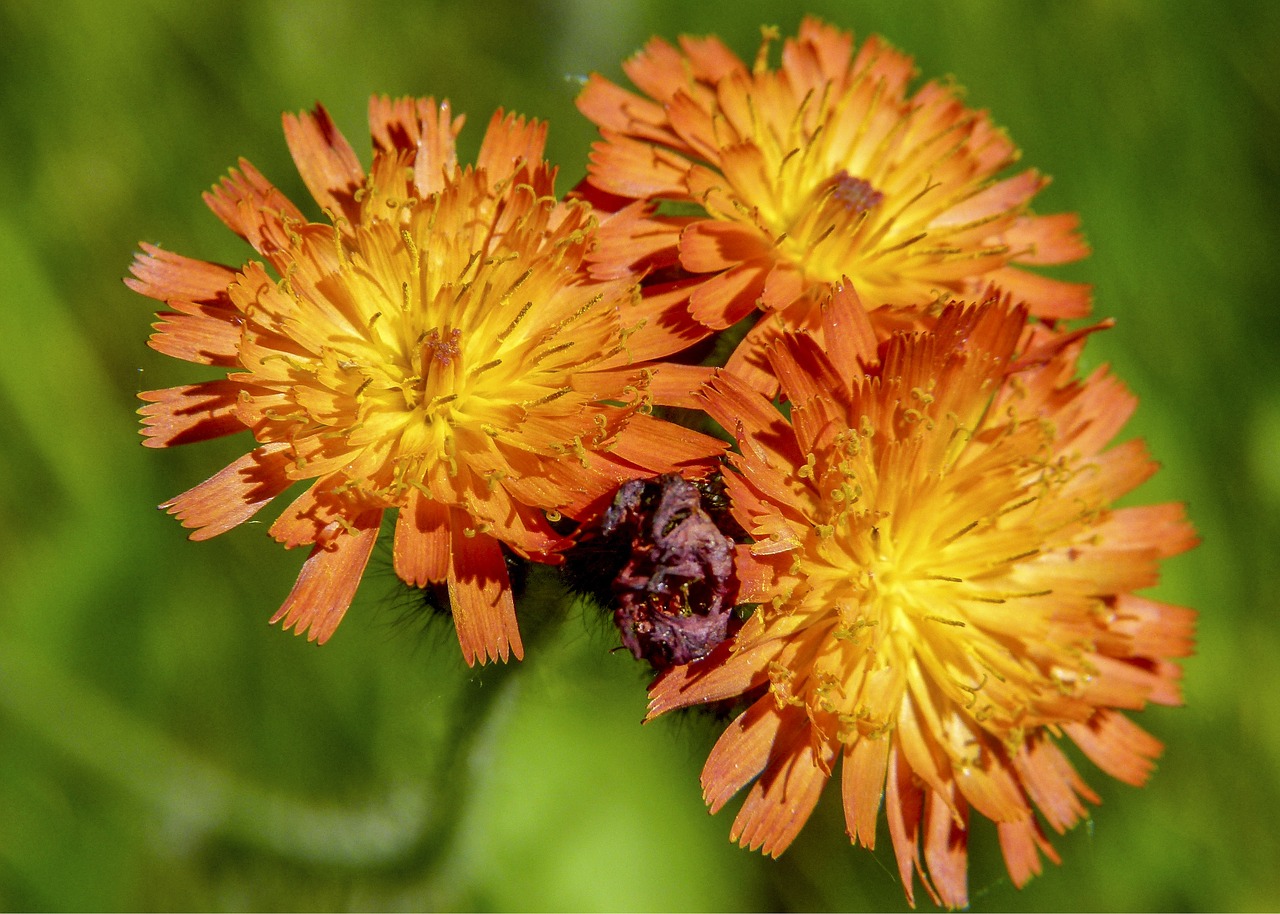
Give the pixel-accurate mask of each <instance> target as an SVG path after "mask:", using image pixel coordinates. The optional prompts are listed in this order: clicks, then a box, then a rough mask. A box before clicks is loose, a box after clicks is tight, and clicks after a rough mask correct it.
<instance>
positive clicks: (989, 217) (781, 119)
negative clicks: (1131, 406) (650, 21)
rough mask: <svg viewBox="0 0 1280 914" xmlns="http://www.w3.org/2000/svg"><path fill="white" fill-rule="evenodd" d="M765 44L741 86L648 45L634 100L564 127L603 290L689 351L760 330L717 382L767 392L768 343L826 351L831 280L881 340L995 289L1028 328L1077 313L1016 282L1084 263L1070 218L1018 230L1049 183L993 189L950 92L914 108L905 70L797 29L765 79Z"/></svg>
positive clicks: (919, 93)
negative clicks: (754, 316) (581, 181)
mask: <svg viewBox="0 0 1280 914" xmlns="http://www.w3.org/2000/svg"><path fill="white" fill-rule="evenodd" d="M775 37H776V35H775V33H774V32H773V31H772V30H766V32H765V37H764V42H763V44H762V45H761V47H760V51H759V54H758V56H757V57H756V60H755V63H754V65H753V66H752V67H750V68H748V67H747V66H746V65H745V64H744V63H743V62H742V61H741V60H740V59H739V58H738V57H737V56H735V55H734V54H733V53H732V52H731V51H730V50H729V49H728V48H726V47H725V46H724V44H723V43H721V42H720V41H719V40H718V39H716V38H714V37H708V38H692V37H688V36H686V37H683V38H681V39H680V48H679V49H677V48H675V47H672V46H671V45H670V44H668V43H667V42H665V41H663V40H661V39H658V38H655V39H653V40H652V41H650V42H649V44H648V45H647V46H646V47H645V48H644V49H643V50H642V51H640V52H639V53H637V54H636V55H635V56H634V57H632V58H631V59H630V60H628V61H626V62H625V63H624V64H623V69H624V71H625V72H626V74H627V76H628V77H629V78H630V80H631V82H632V83H634V84H635V86H636V87H637V88H638V89H639V91H640V94H636V93H634V92H630V91H628V90H625V89H623V88H621V87H619V86H617V85H614V84H613V83H611V82H609V81H608V80H606V79H604V78H602V77H601V76H599V75H593V76H592V77H591V78H590V80H589V81H588V83H587V85H586V87H585V89H584V90H583V92H582V93H581V95H580V97H579V99H578V107H579V108H580V110H581V111H582V112H583V113H584V114H585V115H586V116H587V117H588V118H590V119H591V120H592V121H593V122H595V123H596V124H597V125H598V126H599V128H600V132H601V135H602V140H601V141H600V142H598V143H597V144H596V145H595V146H594V148H593V152H592V156H591V163H590V168H589V172H588V183H589V187H587V189H586V191H585V193H586V194H587V195H588V196H591V195H594V196H595V197H597V198H599V200H600V201H602V202H601V205H602V207H605V208H612V209H616V210H618V211H617V213H616V215H614V216H613V218H611V219H610V220H608V222H606V223H605V226H604V229H603V231H602V243H601V245H600V247H599V249H598V250H597V251H596V252H595V253H594V254H593V255H592V260H593V270H594V271H595V272H596V274H597V275H600V276H617V275H623V274H626V273H628V272H631V273H639V274H647V276H648V279H647V283H648V287H647V289H646V294H647V295H648V296H650V297H651V298H652V300H653V301H652V307H653V308H654V309H655V311H656V312H657V313H660V314H662V315H663V318H662V319H663V321H664V322H665V323H666V324H667V325H668V326H671V327H674V328H681V332H682V334H683V335H684V337H686V338H689V339H694V338H696V336H697V331H696V330H695V329H692V327H691V323H692V324H693V325H701V326H703V327H704V328H706V330H705V332H710V331H712V330H719V329H722V328H725V327H728V326H730V325H731V324H734V323H736V322H737V321H739V320H740V319H742V318H744V317H746V316H748V315H749V314H751V313H752V312H753V311H754V310H755V309H757V308H759V309H761V310H763V312H764V315H763V316H762V318H761V319H760V320H759V321H758V322H757V324H756V325H755V326H754V327H753V328H752V330H751V331H750V332H749V333H748V334H747V336H746V338H745V339H744V341H743V343H742V345H741V346H740V347H739V349H738V350H737V351H736V352H735V353H734V355H733V357H732V359H731V360H730V361H729V363H728V366H727V367H728V368H729V369H730V370H732V371H734V372H735V373H736V374H738V375H739V376H740V377H743V378H744V379H746V380H748V381H750V382H751V383H753V384H754V385H756V386H757V387H759V389H761V390H763V391H765V392H772V391H773V390H776V381H775V380H774V379H773V378H772V376H771V374H770V373H769V371H768V368H767V365H766V361H765V358H764V349H765V348H766V346H767V345H768V343H769V341H770V340H771V339H772V338H773V337H774V336H776V335H777V334H778V332H780V330H782V329H783V328H792V329H807V330H810V331H811V332H815V333H820V331H821V321H820V320H819V318H818V314H817V303H818V301H819V300H820V299H821V298H822V297H823V295H825V294H826V290H827V288H828V287H829V286H830V285H831V284H832V283H835V282H838V281H840V280H841V279H842V278H843V277H848V279H849V280H850V281H851V282H852V284H853V286H854V288H855V290H856V291H857V294H858V295H859V296H860V299H861V301H862V302H863V304H864V305H865V306H866V307H868V308H869V309H872V310H873V311H874V317H873V321H874V323H875V325H876V326H877V330H878V331H880V332H881V333H885V332H887V331H889V330H892V329H894V328H899V327H903V326H909V325H911V324H913V323H914V324H917V325H919V324H921V323H924V324H927V323H928V322H929V321H930V320H932V319H933V318H935V317H936V315H937V312H938V310H940V308H941V306H942V305H943V304H944V303H945V302H947V301H949V300H951V299H953V298H966V299H969V300H976V299H977V298H980V297H982V296H983V295H984V294H985V292H986V290H987V289H988V287H990V286H992V285H995V286H999V287H1000V289H1002V290H1003V291H1004V292H1006V293H1008V294H1010V295H1012V296H1013V297H1014V298H1015V299H1016V300H1019V301H1025V302H1026V303H1027V305H1028V307H1029V309H1030V311H1031V313H1032V314H1033V315H1035V316H1037V317H1041V318H1045V319H1057V318H1073V317H1079V316H1082V315H1084V314H1086V313H1087V312H1088V309H1089V289H1088V287H1086V286H1083V285H1079V284H1072V283H1067V282H1063V281H1060V280H1056V279H1052V278H1049V277H1046V276H1043V275H1041V274H1038V273H1034V272H1030V271H1028V270H1026V269H1024V268H1025V267H1029V266H1039V265H1043V264H1060V263H1065V262H1069V261H1073V260H1076V259H1078V258H1080V257H1082V256H1084V255H1085V253H1086V252H1087V249H1086V247H1085V245H1084V243H1083V241H1082V240H1081V239H1080V237H1079V235H1078V233H1077V226H1078V219H1077V217H1076V216H1075V215H1074V214H1061V215H1053V216H1035V215H1032V214H1031V213H1030V212H1029V211H1028V204H1029V203H1030V201H1031V199H1032V198H1033V197H1034V196H1035V194H1036V193H1037V191H1039V190H1040V188H1041V187H1043V186H1044V184H1045V183H1046V179H1045V178H1043V177H1042V176H1040V175H1039V174H1037V173H1036V172H1035V171H1031V170H1028V171H1023V172H1020V173H1017V174H1014V175H1012V176H1009V177H998V176H999V174H1000V173H1001V172H1002V171H1004V170H1005V169H1006V168H1007V166H1010V165H1011V164H1012V163H1014V162H1015V161H1016V160H1017V158H1018V150H1017V149H1016V148H1015V147H1014V145H1013V144H1012V143H1011V142H1010V140H1009V138H1008V137H1007V136H1006V135H1005V134H1004V132H1003V131H1001V130H999V129H997V128H996V127H994V126H993V125H992V123H991V121H990V120H989V119H988V117H987V115H986V114H985V113H984V112H981V111H975V110H972V109H970V108H967V107H966V106H965V105H964V104H963V103H962V102H961V100H960V93H959V91H958V90H957V89H956V88H954V87H953V86H950V85H947V84H944V83H940V82H929V83H926V84H925V85H924V86H922V87H920V88H919V89H917V90H914V91H912V90H911V88H910V86H911V83H912V80H913V76H914V65H913V62H912V59H911V58H910V57H908V56H906V55H904V54H902V53H900V52H898V51H896V50H894V49H893V48H891V47H889V46H888V45H886V44H885V43H884V42H883V41H882V40H881V39H879V38H877V37H874V36H873V37H871V38H869V39H867V40H866V41H865V42H864V43H863V44H862V46H861V47H860V48H858V49H857V50H856V52H855V50H854V47H853V36H852V35H851V34H850V33H848V32H843V31H840V30H838V29H836V28H833V27H831V26H829V25H826V24H823V23H822V22H819V21H818V20H816V19H812V18H808V19H806V20H805V21H804V22H803V23H802V24H801V26H800V31H799V35H798V36H797V37H795V38H790V39H788V40H786V41H785V42H784V43H783V47H782V54H781V65H780V66H779V67H778V68H777V69H773V68H771V67H770V64H769V60H768V57H769V51H770V46H771V43H772V40H773V39H774V38H775ZM681 209H683V210H692V211H693V212H692V213H689V212H684V213H681V212H679V211H680V210H681ZM690 317H691V318H692V322H691V321H690V319H689V318H690ZM677 338H679V335H678V334H672V335H669V336H668V337H667V338H666V339H668V340H674V339H677Z"/></svg>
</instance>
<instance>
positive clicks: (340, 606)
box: [271, 509, 382, 644]
mask: <svg viewBox="0 0 1280 914" xmlns="http://www.w3.org/2000/svg"><path fill="white" fill-rule="evenodd" d="M381 521H382V511H381V510H380V509H379V510H374V511H367V512H365V513H364V514H361V515H359V516H357V517H356V518H355V521H354V523H352V524H351V526H350V529H349V530H348V531H347V532H344V533H340V534H338V535H337V536H335V537H333V538H332V539H330V540H328V541H327V542H323V543H316V545H315V546H314V547H313V548H312V550H311V554H310V555H309V556H308V557H307V560H306V562H304V563H303V565H302V573H301V574H299V575H298V582H297V583H296V584H295V585H294V586H293V590H292V591H290V592H289V596H288V597H286V598H285V601H284V605H283V606H281V607H280V609H279V610H278V611H277V612H276V614H275V615H274V616H272V617H271V621H272V623H275V622H280V621H282V620H283V626H282V627H283V628H284V629H285V630H286V631H287V630H288V629H290V628H292V629H293V630H294V633H295V634H298V635H301V634H303V633H304V632H305V633H306V635H307V640H308V641H314V642H316V643H318V644H324V643H325V642H326V641H328V640H329V636H330V635H332V634H333V631H334V629H336V628H337V627H338V623H339V622H341V621H342V617H343V616H344V615H345V614H346V612H347V608H348V607H349V606H351V601H352V600H353V599H355V595H356V590H357V588H359V586H360V579H361V577H362V576H363V575H364V569H365V566H366V565H367V564H368V563H369V556H370V555H371V554H372V553H373V544H374V543H375V542H376V541H377V539H378V528H379V525H380V524H381Z"/></svg>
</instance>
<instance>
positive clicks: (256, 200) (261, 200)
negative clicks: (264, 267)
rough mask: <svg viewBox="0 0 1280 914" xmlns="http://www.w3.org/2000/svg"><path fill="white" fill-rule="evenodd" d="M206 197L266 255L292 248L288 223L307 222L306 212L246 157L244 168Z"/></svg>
mask: <svg viewBox="0 0 1280 914" xmlns="http://www.w3.org/2000/svg"><path fill="white" fill-rule="evenodd" d="M204 200H205V203H207V204H208V206H209V209H211V210H213V212H214V214H215V215H216V216H217V217H218V218H219V219H221V220H222V221H223V223H225V224H226V226H227V228H229V229H231V230H232V231H233V232H235V233H236V234H237V235H239V236H240V237H241V238H243V239H244V240H245V241H248V242H249V244H251V245H253V248H254V250H256V251H257V252H258V253H259V254H262V255H263V256H265V257H272V256H273V255H276V254H279V253H280V252H281V251H282V250H284V249H286V248H287V247H288V245H289V237H288V231H287V229H286V225H292V224H295V223H296V224H301V223H303V222H306V218H305V217H304V216H303V215H302V212H301V211H300V210H299V209H298V208H297V207H296V206H294V205H293V203H291V202H290V201H289V199H288V198H287V197H286V196H285V195H284V194H282V193H281V192H280V191H279V190H277V189H276V188H275V187H274V186H273V185H272V184H271V182H270V181H268V180H267V179H266V178H264V177H263V176H262V174H261V173H260V172H259V171H258V170H257V169H256V168H254V167H253V166H252V165H250V164H249V163H248V162H247V161H245V160H244V159H241V160H240V170H239V171H234V170H233V171H232V172H231V173H230V174H229V175H228V176H227V177H225V178H223V179H222V182H221V183H220V184H218V185H217V186H215V187H214V188H213V189H212V190H210V191H209V192H207V193H206V194H205V195H204ZM273 262H274V261H273Z"/></svg>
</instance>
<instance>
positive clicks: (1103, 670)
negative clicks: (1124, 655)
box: [1079, 656, 1182, 711]
mask: <svg viewBox="0 0 1280 914" xmlns="http://www.w3.org/2000/svg"><path fill="white" fill-rule="evenodd" d="M1090 663H1091V664H1092V666H1093V668H1094V669H1095V670H1097V673H1096V674H1095V675H1093V676H1092V677H1091V678H1090V679H1089V681H1088V683H1087V684H1086V685H1085V687H1084V689H1083V690H1081V693H1080V695H1079V697H1080V698H1081V699H1083V700H1084V701H1087V702H1088V703H1089V704H1091V705H1094V706H1099V705H1101V706H1106V707H1109V708H1126V709H1128V710H1131V711H1140V710H1142V709H1143V708H1144V707H1146V705H1147V703H1148V702H1153V703H1155V704H1158V705H1165V706H1176V705H1180V704H1182V688H1181V686H1180V685H1179V683H1178V680H1179V679H1181V678H1182V670H1181V668H1179V667H1177V666H1174V665H1172V664H1161V663H1156V664H1151V665H1148V664H1147V663H1142V664H1136V663H1133V662H1131V661H1128V660H1119V659H1116V658H1114V657H1106V656H1095V657H1094V658H1092V660H1091V661H1090Z"/></svg>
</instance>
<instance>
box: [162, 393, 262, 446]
mask: <svg viewBox="0 0 1280 914" xmlns="http://www.w3.org/2000/svg"><path fill="white" fill-rule="evenodd" d="M243 390H244V385H242V384H239V383H236V382H235V381H231V380H227V379H225V378H224V379H220V380H216V381H205V382H203V383H201V384H188V385H186V386H184V387H167V388H165V389H164V390H144V391H143V392H142V393H140V394H138V398H139V399H140V400H143V401H145V402H146V403H147V404H148V405H146V406H144V407H142V408H140V409H139V410H138V414H139V415H141V416H142V426H143V427H142V435H143V441H142V443H143V444H144V445H146V446H147V447H174V446H176V445H179V444H190V443H192V442H193V441H207V440H208V439H210V438H220V437H222V436H223V435H233V434H235V433H236V432H243V431H245V425H244V423H243V422H241V421H240V419H239V418H238V417H237V416H236V414H235V407H236V400H237V398H238V397H239V396H240V393H241V391H243Z"/></svg>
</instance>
